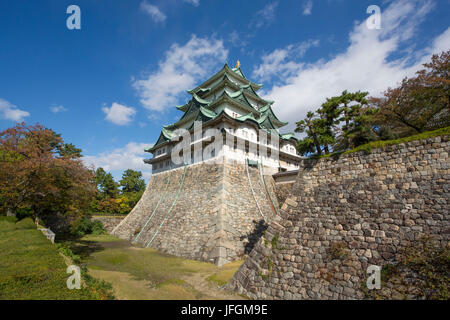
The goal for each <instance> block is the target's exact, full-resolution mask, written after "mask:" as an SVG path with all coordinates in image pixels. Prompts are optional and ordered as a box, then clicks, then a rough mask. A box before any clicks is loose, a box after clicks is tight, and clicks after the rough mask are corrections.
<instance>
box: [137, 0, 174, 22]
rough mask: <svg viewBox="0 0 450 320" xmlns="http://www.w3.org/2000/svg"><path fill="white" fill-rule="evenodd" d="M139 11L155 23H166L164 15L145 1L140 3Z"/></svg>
mask: <svg viewBox="0 0 450 320" xmlns="http://www.w3.org/2000/svg"><path fill="white" fill-rule="evenodd" d="M140 9H141V10H142V11H144V12H145V13H147V14H148V15H149V16H150V17H151V18H152V19H153V21H155V22H156V23H159V22H164V21H166V18H167V17H166V15H165V14H164V13H163V12H162V11H161V10H159V8H158V7H157V6H154V5H152V4H150V3H148V2H147V1H142V2H141V5H140Z"/></svg>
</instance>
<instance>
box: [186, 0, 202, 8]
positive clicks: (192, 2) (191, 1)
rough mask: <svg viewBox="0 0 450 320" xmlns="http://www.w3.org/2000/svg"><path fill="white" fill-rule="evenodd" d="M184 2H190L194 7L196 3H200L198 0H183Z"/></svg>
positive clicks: (196, 5)
mask: <svg viewBox="0 0 450 320" xmlns="http://www.w3.org/2000/svg"><path fill="white" fill-rule="evenodd" d="M183 1H184V2H187V3H190V4H192V5H193V6H195V7H198V5H199V4H200V0H183Z"/></svg>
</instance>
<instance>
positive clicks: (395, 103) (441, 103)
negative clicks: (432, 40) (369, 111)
mask: <svg viewBox="0 0 450 320" xmlns="http://www.w3.org/2000/svg"><path fill="white" fill-rule="evenodd" d="M449 58H450V50H448V51H445V52H442V53H441V54H439V55H433V57H432V58H431V62H430V63H426V64H424V67H425V69H423V70H420V71H418V72H417V73H416V76H415V77H412V78H408V77H406V78H404V79H403V81H402V83H401V84H400V85H399V86H398V87H396V88H388V89H387V90H386V91H385V93H384V97H383V98H371V102H372V104H373V105H374V106H376V107H377V108H378V109H379V112H378V113H377V116H376V117H375V118H374V120H375V121H376V123H378V124H385V125H388V126H389V127H390V128H391V129H392V130H393V131H394V132H395V133H397V134H398V135H399V136H407V135H411V134H415V133H420V132H423V131H425V130H432V129H437V128H441V127H446V126H449V125H450V111H449V110H450V77H449V74H450V61H449V60H450V59H449Z"/></svg>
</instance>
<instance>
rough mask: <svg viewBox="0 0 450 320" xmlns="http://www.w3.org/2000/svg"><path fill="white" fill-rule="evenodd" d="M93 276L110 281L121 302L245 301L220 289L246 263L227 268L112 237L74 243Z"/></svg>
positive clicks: (239, 262) (75, 249)
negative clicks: (124, 300)
mask: <svg viewBox="0 0 450 320" xmlns="http://www.w3.org/2000/svg"><path fill="white" fill-rule="evenodd" d="M71 248H72V251H73V252H74V253H75V254H77V255H80V256H81V257H83V258H82V259H83V263H86V266H87V268H88V270H89V274H90V275H92V276H93V277H95V278H98V279H102V280H105V281H107V282H110V283H111V284H112V285H113V288H114V295H115V296H116V298H118V299H150V300H153V299H155V300H158V299H167V300H169V299H183V300H184V299H242V297H241V296H238V295H232V294H230V293H227V292H225V291H224V290H219V288H218V287H219V285H220V286H222V285H223V284H225V283H226V282H228V281H229V279H230V278H231V277H232V276H233V274H234V273H235V272H236V271H237V269H238V268H239V266H240V265H241V264H242V262H243V261H238V262H233V263H231V264H228V265H225V266H223V267H220V268H219V267H217V266H215V265H213V264H211V263H206V262H200V261H194V260H188V259H183V258H179V257H175V256H171V255H167V254H163V253H161V252H158V251H156V250H154V249H151V248H140V247H134V246H132V245H131V244H130V243H129V242H128V241H124V240H120V239H118V238H115V237H113V236H110V235H100V236H86V237H84V238H82V239H81V240H80V241H78V242H76V243H72V246H71Z"/></svg>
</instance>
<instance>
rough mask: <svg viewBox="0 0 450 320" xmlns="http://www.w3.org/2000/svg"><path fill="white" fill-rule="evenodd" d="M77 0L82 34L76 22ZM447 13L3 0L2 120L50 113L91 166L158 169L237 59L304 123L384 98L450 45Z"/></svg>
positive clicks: (287, 2)
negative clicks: (185, 115)
mask: <svg viewBox="0 0 450 320" xmlns="http://www.w3.org/2000/svg"><path fill="white" fill-rule="evenodd" d="M71 4H76V5H78V6H79V7H80V9H81V30H69V29H67V27H66V19H67V18H68V17H69V14H67V13H66V9H67V7H68V6H69V5H71ZM369 5H378V6H379V7H380V8H381V29H379V30H377V29H369V28H367V25H366V22H365V20H366V19H367V18H368V17H369V14H367V13H366V10H367V7H368V6H369ZM449 13H450V1H449V0H429V1H426V0H421V1H418V0H417V1H415V0H399V1H383V0H380V1H374V0H370V1H364V0H354V1H350V0H282V1H281V0H279V1H264V0H258V1H257V0H254V1H242V0H241V1H235V0H227V1H221V0H160V1H158V0H146V1H143V0H109V1H107V0H96V1H92V0H89V1H88V0H71V1H64V0H47V1H46V0H40V1H26V0H14V1H12V0H1V1H0V43H1V44H2V45H1V46H0V129H1V130H3V129H5V128H8V127H10V126H13V125H14V123H15V122H16V121H20V120H24V121H26V122H27V123H30V124H32V123H36V122H39V123H41V124H44V125H45V126H47V127H49V128H52V129H53V130H55V131H56V132H58V133H61V134H62V136H63V138H64V139H65V140H66V141H67V142H72V143H74V144H75V145H76V146H78V147H80V148H82V149H83V155H85V160H86V162H87V163H89V164H93V165H96V166H103V167H104V168H105V169H107V170H111V171H112V172H113V174H114V175H115V176H116V177H119V176H120V175H121V172H122V171H123V170H125V169H127V168H133V169H138V170H142V171H144V172H145V176H146V178H148V177H149V175H150V173H151V169H150V166H149V165H144V164H143V163H142V159H143V157H145V154H144V153H143V152H142V150H143V148H144V147H145V146H148V145H150V144H151V143H153V142H155V140H156V139H157V138H158V135H159V131H160V127H161V125H164V124H168V123H171V122H173V121H175V120H176V119H177V117H179V116H180V113H179V111H176V110H175V108H174V106H175V105H178V104H182V103H184V102H186V100H187V99H188V95H187V94H186V90H189V89H192V88H194V87H195V86H196V85H198V84H200V83H201V82H202V81H203V80H206V79H207V77H209V76H210V75H212V74H213V73H214V72H215V71H218V70H219V69H220V68H221V67H222V66H223V64H224V63H225V62H228V63H229V64H230V65H233V66H234V64H235V63H236V60H237V59H239V60H240V61H241V66H242V69H243V71H244V73H245V74H246V76H247V77H248V78H250V79H252V80H254V81H255V82H260V83H263V84H264V87H263V89H261V91H260V94H261V95H262V96H264V97H266V98H269V99H272V100H275V110H276V112H278V114H279V115H280V118H282V119H283V120H287V121H290V122H291V125H290V126H289V127H288V128H287V130H292V129H293V124H294V122H295V121H298V120H300V119H301V118H302V117H303V116H304V115H305V114H306V112H307V111H308V110H314V109H316V108H317V107H318V106H319V105H320V103H321V102H322V101H323V100H324V99H325V97H329V96H332V95H337V94H339V93H340V92H341V91H343V90H344V89H349V90H367V91H369V92H370V94H371V95H374V96H379V95H380V94H381V93H382V91H384V90H385V89H386V88H387V87H389V86H395V85H396V83H398V82H399V81H400V80H401V79H402V78H403V77H404V76H408V75H412V74H414V72H415V71H417V70H418V69H419V68H420V67H421V64H422V63H424V62H426V61H427V60H428V59H429V57H430V55H431V54H432V53H437V52H440V51H443V50H448V49H449V48H450V29H449V23H448V21H449V20H448V17H449Z"/></svg>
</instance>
